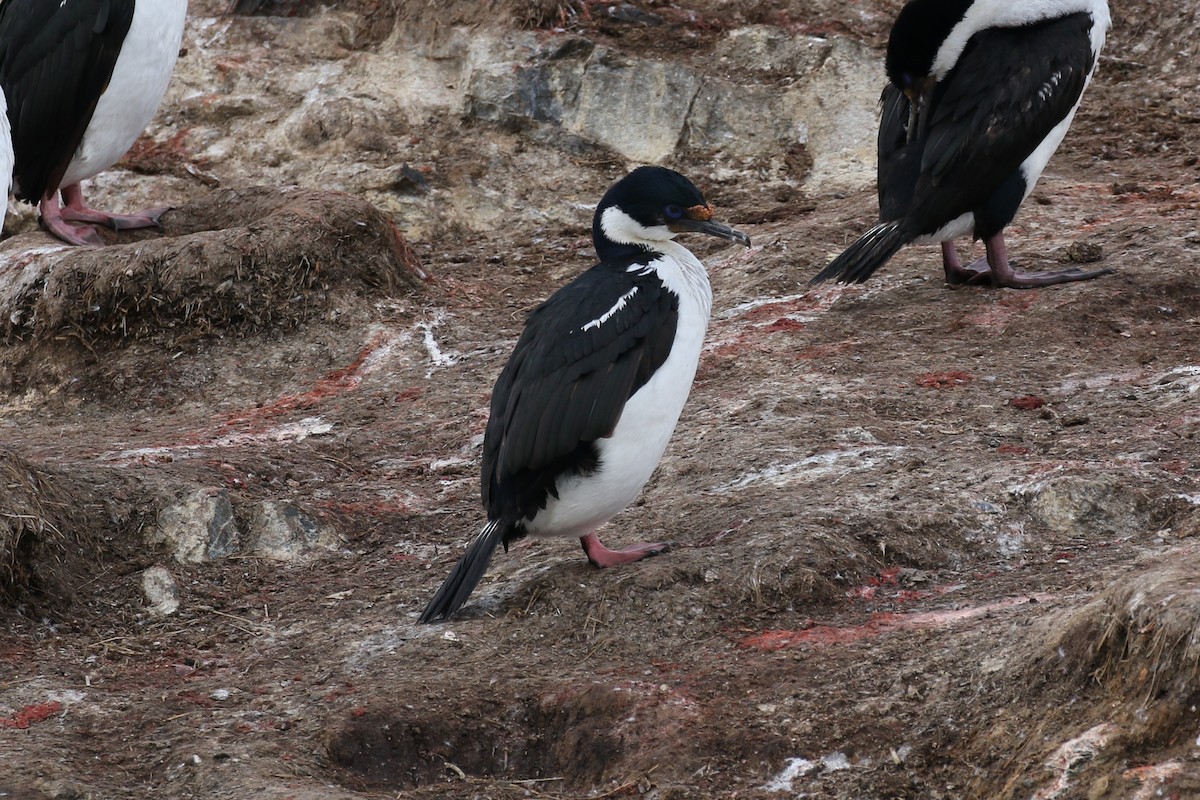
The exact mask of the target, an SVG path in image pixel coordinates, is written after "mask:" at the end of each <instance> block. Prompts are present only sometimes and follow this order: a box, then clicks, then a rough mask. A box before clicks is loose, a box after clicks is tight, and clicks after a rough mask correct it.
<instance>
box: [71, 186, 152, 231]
mask: <svg viewBox="0 0 1200 800" xmlns="http://www.w3.org/2000/svg"><path fill="white" fill-rule="evenodd" d="M62 196H63V200H64V201H65V202H66V205H64V206H63V208H62V216H63V219H65V220H67V221H68V222H83V223H89V224H92V225H104V226H106V227H109V228H112V229H113V230H114V231H128V230H135V229H138V228H157V227H159V226H160V224H161V223H160V219H161V217H162V215H163V214H165V213H167V212H168V211H170V210H171V208H170V206H164V207H162V208H148V209H146V210H144V211H138V212H137V213H135V214H110V213H108V212H107V211H100V210H98V209H95V208H92V207H90V206H88V205H87V203H85V202H84V200H83V190H82V189H80V188H79V184H77V183H74V184H71V185H70V186H64V187H63V188H62Z"/></svg>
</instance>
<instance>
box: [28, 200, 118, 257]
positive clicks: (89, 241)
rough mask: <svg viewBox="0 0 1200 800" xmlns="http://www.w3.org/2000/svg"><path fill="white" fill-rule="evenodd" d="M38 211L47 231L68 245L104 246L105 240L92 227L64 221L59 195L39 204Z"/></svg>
mask: <svg viewBox="0 0 1200 800" xmlns="http://www.w3.org/2000/svg"><path fill="white" fill-rule="evenodd" d="M38 210H39V211H40V212H41V214H42V224H43V225H45V226H46V230H48V231H50V233H52V234H53V235H54V236H56V237H58V238H59V239H62V240H63V241H64V242H66V243H67V244H73V245H78V246H80V247H88V246H92V247H103V246H104V240H103V239H101V238H100V234H99V233H98V232H97V231H96V229H95V228H94V227H92V226H91V225H72V224H71V223H70V222H67V220H65V219H63V213H62V208H61V207H60V206H59V204H58V195H57V193H56V194H54V195H51V196H50V197H47V198H46V199H45V200H43V201H42V202H41V203H39V204H38Z"/></svg>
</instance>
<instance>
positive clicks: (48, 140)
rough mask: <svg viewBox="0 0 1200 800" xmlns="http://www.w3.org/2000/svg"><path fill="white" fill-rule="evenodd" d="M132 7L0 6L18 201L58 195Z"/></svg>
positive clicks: (7, 2)
mask: <svg viewBox="0 0 1200 800" xmlns="http://www.w3.org/2000/svg"><path fill="white" fill-rule="evenodd" d="M155 1H156V0H149V2H155ZM133 6H134V0H71V1H70V2H67V3H62V2H60V0H4V2H3V3H2V4H0V88H3V89H4V94H5V96H6V97H7V99H8V120H9V122H10V123H11V125H12V138H13V152H14V153H15V155H16V168H15V169H14V170H13V178H14V181H13V182H14V185H15V186H16V191H17V196H18V197H20V198H21V199H24V200H29V201H30V202H38V201H39V200H41V199H42V198H43V197H45V196H47V195H49V194H51V193H53V192H54V191H55V190H56V189H58V185H59V183H60V182H61V181H62V177H63V174H64V173H65V172H66V170H67V166H68V165H69V164H70V163H71V158H72V157H73V156H74V155H75V151H76V150H78V149H79V143H80V142H81V141H82V140H83V133H84V131H86V130H87V126H88V123H89V122H91V119H92V113H93V112H94V111H95V110H96V103H97V101H99V99H100V95H101V94H103V93H104V90H105V89H106V88H107V87H108V81H109V78H111V77H112V71H113V67H114V66H115V65H116V63H117V56H118V55H120V53H121V43H122V42H124V40H125V34H126V33H128V32H129V25H130V23H131V22H132V21H133Z"/></svg>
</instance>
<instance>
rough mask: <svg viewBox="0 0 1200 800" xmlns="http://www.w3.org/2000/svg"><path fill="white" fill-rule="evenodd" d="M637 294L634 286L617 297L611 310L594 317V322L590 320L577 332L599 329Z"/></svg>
mask: <svg viewBox="0 0 1200 800" xmlns="http://www.w3.org/2000/svg"><path fill="white" fill-rule="evenodd" d="M637 292H638V287H636V286H635V287H633V288H632V289H630V290H629V291H628V292H626V293H625V294H623V295H621V296H620V297H618V298H617V302H615V303H613V307H612V308H610V309H609V310H608V311H605V312H604V313H603V314H601V315H600V316H598V317H596V318H595V319H594V320H592V321H591V322H589V323H588V324H586V325H584V326H583V327H582V328H580V329H579V330H581V331H590V330H591V329H592V328H599V327H600V326H601V325H603V324H604V323H606V322H608V321H609V320H610V319H612V316H613V314H616V313H617V312H618V311H620V310H621V309H622V308H624V307H625V304H626V303H628V302H629V301H630V300H632V299H633V296H634V295H635V294H637Z"/></svg>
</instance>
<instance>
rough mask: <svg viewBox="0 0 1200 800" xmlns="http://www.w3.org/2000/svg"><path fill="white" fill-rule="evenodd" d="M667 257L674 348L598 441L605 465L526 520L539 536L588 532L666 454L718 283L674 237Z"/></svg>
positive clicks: (564, 487) (562, 486)
mask: <svg viewBox="0 0 1200 800" xmlns="http://www.w3.org/2000/svg"><path fill="white" fill-rule="evenodd" d="M658 247H659V249H661V250H663V251H664V253H665V255H664V257H663V258H661V259H659V260H657V261H655V262H653V264H652V265H651V267H641V266H639V267H635V269H639V270H640V269H648V268H653V269H654V270H655V271H656V272H657V273H658V275H659V277H660V278H661V279H662V280H663V283H664V284H666V286H667V288H669V289H671V290H672V291H674V292H675V293H676V294H678V295H679V323H678V326H677V327H676V330H675V342H674V344H673V345H672V347H671V353H670V355H669V356H667V360H666V361H664V362H663V364H662V366H661V367H659V368H658V371H656V372H655V373H654V375H652V376H651V377H650V380H648V381H647V382H646V384H645V385H644V386H642V388H641V389H639V390H638V391H637V392H635V393H634V395H633V397H631V398H630V399H629V402H627V403H626V404H625V409H624V411H623V412H622V413H621V419H620V421H619V422H618V423H617V427H616V429H615V430H614V431H613V435H612V436H610V437H608V438H606V439H601V440H599V441H598V442H597V443H596V444H597V447H598V449H599V451H600V468H599V469H598V470H597V471H596V472H594V473H593V474H591V475H589V476H586V477H582V478H580V477H575V478H570V479H567V480H566V481H562V482H560V483H559V486H558V499H557V500H555V499H554V498H551V499H550V502H549V503H548V504H547V506H546V509H545V510H544V511H540V512H538V514H537V516H536V517H535V518H534V519H533V520H532V521H531V522H529V523H527V526H528V530H529V532H530V533H531V534H533V535H535V536H536V535H542V536H546V535H560V536H583V535H585V534H587V533H589V532H591V531H592V530H594V529H595V528H597V527H599V526H600V525H603V524H604V523H605V522H607V521H608V520H609V519H611V518H612V517H613V516H615V515H616V514H618V513H619V512H620V511H621V510H622V509H624V508H625V506H627V505H629V504H630V503H631V502H632V501H633V500H634V498H636V497H637V495H638V492H640V491H641V490H642V487H643V486H645V485H646V481H648V480H649V479H650V475H651V473H653V472H654V468H655V467H656V466H658V461H659V459H660V458H662V454H663V451H664V450H666V448H667V443H668V442H669V441H670V440H671V434H672V433H673V432H674V430H675V423H676V422H678V421H679V415H680V413H681V412H682V411H683V406H684V403H686V402H687V398H688V394H689V393H690V392H691V388H692V379H693V378H695V376H696V366H697V364H699V362H700V349H701V347H702V346H703V344H704V333H705V330H706V329H707V328H708V318H709V314H710V312H711V309H712V288H711V287H710V285H709V282H708V273H707V272H705V270H704V266H703V265H702V264H701V263H700V261H699V260H698V259H697V258H696V257H695V256H694V255H692V254H691V252H690V251H688V250H687V249H686V248H685V247H683V246H682V245H679V244H676V243H675V242H662V243H658Z"/></svg>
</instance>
